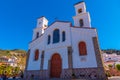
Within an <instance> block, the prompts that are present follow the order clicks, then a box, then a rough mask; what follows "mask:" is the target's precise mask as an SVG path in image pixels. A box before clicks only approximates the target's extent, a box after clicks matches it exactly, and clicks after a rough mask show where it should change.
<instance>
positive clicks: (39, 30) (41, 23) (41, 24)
mask: <svg viewBox="0 0 120 80" xmlns="http://www.w3.org/2000/svg"><path fill="white" fill-rule="evenodd" d="M47 26H48V20H47V19H46V18H45V17H44V16H42V17H40V18H38V19H37V27H36V28H35V29H34V32H33V40H34V39H36V38H38V37H39V36H41V35H42V34H43V33H44V31H45V29H46V28H47Z"/></svg>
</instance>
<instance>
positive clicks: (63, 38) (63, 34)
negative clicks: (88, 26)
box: [62, 31, 66, 42]
mask: <svg viewBox="0 0 120 80" xmlns="http://www.w3.org/2000/svg"><path fill="white" fill-rule="evenodd" d="M65 37H66V36H65V31H63V32H62V41H63V42H64V41H65Z"/></svg>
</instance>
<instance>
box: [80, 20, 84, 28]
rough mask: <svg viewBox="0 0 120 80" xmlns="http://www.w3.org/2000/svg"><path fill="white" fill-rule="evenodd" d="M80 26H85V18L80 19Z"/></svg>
mask: <svg viewBox="0 0 120 80" xmlns="http://www.w3.org/2000/svg"><path fill="white" fill-rule="evenodd" d="M79 22H80V27H83V25H84V22H83V19H80V21H79Z"/></svg>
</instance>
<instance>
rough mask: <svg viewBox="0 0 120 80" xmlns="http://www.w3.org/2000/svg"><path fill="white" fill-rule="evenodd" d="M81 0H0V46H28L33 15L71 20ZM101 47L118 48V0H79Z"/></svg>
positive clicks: (34, 19) (119, 31)
mask: <svg viewBox="0 0 120 80" xmlns="http://www.w3.org/2000/svg"><path fill="white" fill-rule="evenodd" d="M80 1H81V0H0V49H24V50H27V49H28V43H29V42H30V41H31V40H32V30H33V29H34V28H35V27H36V21H37V18H39V17H41V16H45V17H46V18H47V19H48V20H49V24H51V23H52V22H54V21H55V18H57V19H58V20H62V21H71V22H72V23H73V19H72V16H74V15H75V10H74V4H75V3H77V2H80ZM83 1H85V2H86V6H87V11H89V12H90V15H91V23H92V27H94V28H97V31H98V36H99V43H100V48H101V49H110V48H112V49H120V5H119V4H120V0H83Z"/></svg>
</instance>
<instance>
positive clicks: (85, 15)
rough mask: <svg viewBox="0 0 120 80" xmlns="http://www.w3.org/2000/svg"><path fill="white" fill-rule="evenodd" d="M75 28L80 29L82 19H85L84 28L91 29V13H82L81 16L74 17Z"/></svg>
mask: <svg viewBox="0 0 120 80" xmlns="http://www.w3.org/2000/svg"><path fill="white" fill-rule="evenodd" d="M73 19H74V26H77V27H80V22H79V20H80V19H83V24H84V25H83V27H91V20H90V15H89V13H88V12H87V13H81V14H80V15H77V16H74V17H73Z"/></svg>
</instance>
